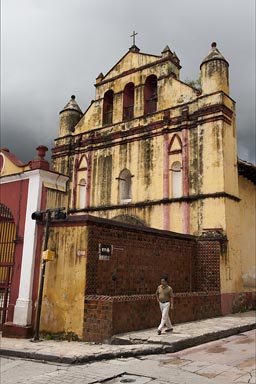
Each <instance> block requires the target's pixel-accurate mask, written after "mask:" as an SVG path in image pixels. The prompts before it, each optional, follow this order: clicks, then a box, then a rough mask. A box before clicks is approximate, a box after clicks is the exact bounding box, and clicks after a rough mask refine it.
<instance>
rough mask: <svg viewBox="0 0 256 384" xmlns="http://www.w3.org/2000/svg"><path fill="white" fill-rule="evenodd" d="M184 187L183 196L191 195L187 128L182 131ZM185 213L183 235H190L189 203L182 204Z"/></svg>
mask: <svg viewBox="0 0 256 384" xmlns="http://www.w3.org/2000/svg"><path fill="white" fill-rule="evenodd" d="M182 141H183V146H182V186H183V196H188V195H189V177H188V173H189V171H188V161H189V158H188V157H189V153H188V130H187V129H186V128H185V129H183V131H182ZM182 211H183V233H187V234H189V232H190V209H189V203H188V202H186V201H184V202H183V203H182Z"/></svg>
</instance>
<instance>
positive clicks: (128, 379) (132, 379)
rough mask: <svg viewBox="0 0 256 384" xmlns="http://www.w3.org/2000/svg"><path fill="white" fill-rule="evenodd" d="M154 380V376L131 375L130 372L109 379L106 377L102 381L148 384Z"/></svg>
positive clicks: (110, 383) (108, 382) (120, 383)
mask: <svg viewBox="0 0 256 384" xmlns="http://www.w3.org/2000/svg"><path fill="white" fill-rule="evenodd" d="M151 380H152V377H147V376H138V375H130V374H129V373H123V374H121V375H119V376H116V377H112V378H111V379H109V380H106V379H104V380H103V381H100V383H104V384H122V383H134V384H146V383H149V382H150V381H151Z"/></svg>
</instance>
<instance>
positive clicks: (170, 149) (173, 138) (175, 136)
mask: <svg viewBox="0 0 256 384" xmlns="http://www.w3.org/2000/svg"><path fill="white" fill-rule="evenodd" d="M175 139H177V140H178V142H179V145H180V149H175V150H173V151H172V146H173V142H174V140H175ZM181 151H182V141H181V138H180V137H179V135H177V134H174V135H173V136H172V138H171V141H170V144H169V147H168V153H169V154H173V153H180V152H181Z"/></svg>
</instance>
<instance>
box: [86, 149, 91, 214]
mask: <svg viewBox="0 0 256 384" xmlns="http://www.w3.org/2000/svg"><path fill="white" fill-rule="evenodd" d="M92 156H93V151H91V150H90V151H89V152H88V157H87V164H88V168H87V180H86V202H85V204H86V208H88V207H90V201H91V174H92Z"/></svg>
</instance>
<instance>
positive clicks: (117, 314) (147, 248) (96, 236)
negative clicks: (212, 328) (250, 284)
mask: <svg viewBox="0 0 256 384" xmlns="http://www.w3.org/2000/svg"><path fill="white" fill-rule="evenodd" d="M100 243H103V244H107V245H111V246H112V253H111V255H110V256H109V257H108V258H107V259H106V260H101V259H100V257H99V244H100ZM219 258H220V243H219V239H212V238H210V239H209V238H208V237H207V236H204V237H203V238H202V239H198V238H196V237H194V236H188V235H180V234H176V233H171V232H167V231H160V230H155V229H150V228H143V227H140V228H138V227H134V226H130V225H126V224H121V223H120V224H119V223H118V224H117V223H115V222H111V221H109V220H100V219H97V220H96V219H93V220H90V221H89V222H88V252H87V267H86V296H85V316H84V340H86V341H96V342H101V341H103V340H109V339H110V338H111V336H112V335H113V334H117V333H122V332H128V331H132V330H139V329H145V328H151V327H156V326H157V325H158V323H159V321H160V310H159V308H158V303H157V302H156V298H155V295H154V294H155V291H156V287H157V285H158V284H159V283H160V278H161V276H162V275H163V274H167V275H168V276H169V277H170V280H171V286H172V287H173V290H174V293H175V310H174V312H173V322H174V323H180V322H185V321H192V320H197V319H202V318H207V317H213V316H219V315H220V314H221V303H220V276H219Z"/></svg>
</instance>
